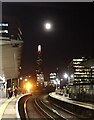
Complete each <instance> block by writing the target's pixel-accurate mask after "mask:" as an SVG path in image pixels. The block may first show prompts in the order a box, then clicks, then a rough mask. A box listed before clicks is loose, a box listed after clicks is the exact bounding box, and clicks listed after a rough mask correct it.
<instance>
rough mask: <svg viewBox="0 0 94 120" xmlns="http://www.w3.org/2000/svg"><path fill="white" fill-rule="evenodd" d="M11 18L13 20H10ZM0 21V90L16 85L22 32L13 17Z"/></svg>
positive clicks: (19, 64) (19, 65)
mask: <svg viewBox="0 0 94 120" xmlns="http://www.w3.org/2000/svg"><path fill="white" fill-rule="evenodd" d="M12 20H13V21H12ZM2 21H3V22H2V23H0V90H1V89H3V90H5V92H6V89H7V88H9V87H13V86H18V77H19V74H20V73H19V69H20V67H21V50H22V44H23V41H22V32H21V30H20V27H19V26H18V24H17V23H18V22H16V21H15V20H14V19H12V18H10V19H7V18H6V19H5V18H4V19H2Z"/></svg>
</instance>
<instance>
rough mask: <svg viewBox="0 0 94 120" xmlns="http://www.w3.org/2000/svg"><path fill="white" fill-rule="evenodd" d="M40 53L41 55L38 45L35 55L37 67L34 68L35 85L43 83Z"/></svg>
mask: <svg viewBox="0 0 94 120" xmlns="http://www.w3.org/2000/svg"><path fill="white" fill-rule="evenodd" d="M42 61H43V60H42V55H41V45H38V56H37V60H36V62H37V69H36V77H37V86H40V85H41V86H43V84H44V74H43V70H42Z"/></svg>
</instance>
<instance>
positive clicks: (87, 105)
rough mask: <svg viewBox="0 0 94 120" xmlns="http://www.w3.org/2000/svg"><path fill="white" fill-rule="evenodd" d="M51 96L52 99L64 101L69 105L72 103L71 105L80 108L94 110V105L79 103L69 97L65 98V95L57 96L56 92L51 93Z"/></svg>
mask: <svg viewBox="0 0 94 120" xmlns="http://www.w3.org/2000/svg"><path fill="white" fill-rule="evenodd" d="M49 96H50V97H52V98H55V99H58V100H60V101H63V102H67V103H70V104H74V105H77V106H79V107H83V108H86V109H90V110H94V103H88V102H79V101H76V100H73V99H71V98H69V97H65V96H63V95H59V94H56V93H55V92H52V93H49Z"/></svg>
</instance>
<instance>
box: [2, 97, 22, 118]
mask: <svg viewBox="0 0 94 120" xmlns="http://www.w3.org/2000/svg"><path fill="white" fill-rule="evenodd" d="M20 96H21V95H18V96H17V97H15V96H12V97H11V98H9V99H8V98H0V120H6V119H11V118H12V119H13V120H17V119H18V118H19V119H20V116H19V113H18V102H17V101H18V99H19V97H20Z"/></svg>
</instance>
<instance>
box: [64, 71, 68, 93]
mask: <svg viewBox="0 0 94 120" xmlns="http://www.w3.org/2000/svg"><path fill="white" fill-rule="evenodd" d="M64 78H65V79H66V82H67V83H66V84H68V74H67V73H65V74H64ZM66 94H68V91H67V86H66V85H65V95H66Z"/></svg>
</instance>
